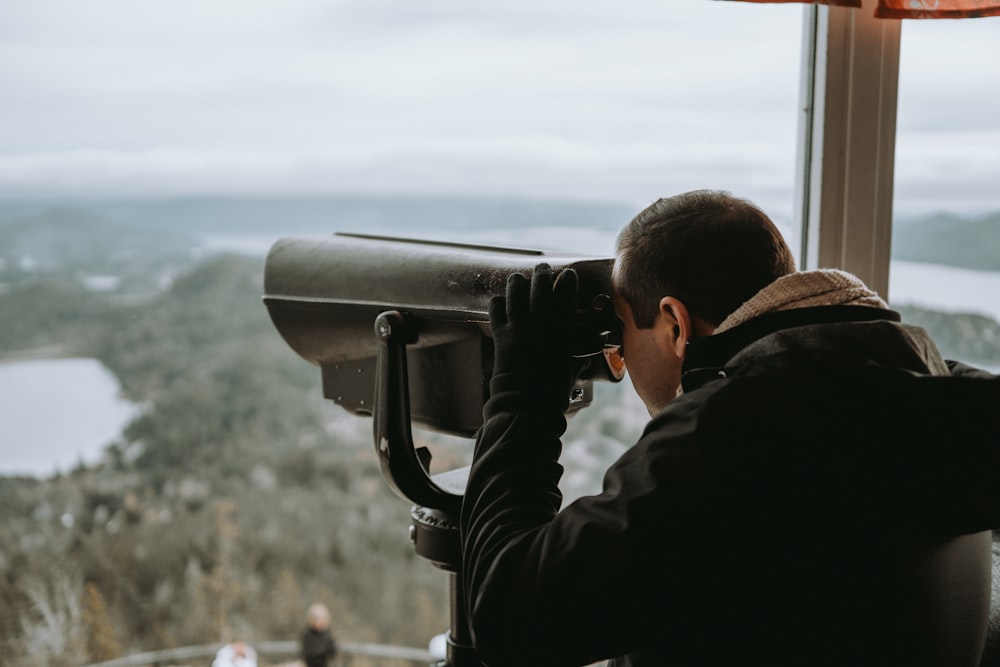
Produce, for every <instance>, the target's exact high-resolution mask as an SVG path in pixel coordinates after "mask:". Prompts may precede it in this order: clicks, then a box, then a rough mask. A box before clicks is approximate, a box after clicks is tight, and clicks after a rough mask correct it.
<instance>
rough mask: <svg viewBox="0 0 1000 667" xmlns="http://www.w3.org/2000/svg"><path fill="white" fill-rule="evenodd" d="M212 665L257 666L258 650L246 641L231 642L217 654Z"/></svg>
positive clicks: (222, 666) (221, 666)
mask: <svg viewBox="0 0 1000 667" xmlns="http://www.w3.org/2000/svg"><path fill="white" fill-rule="evenodd" d="M212 667H257V651H255V650H254V649H253V647H252V646H250V645H249V644H247V643H246V642H244V641H240V640H236V641H234V642H230V643H229V644H226V645H225V646H223V647H222V648H220V649H219V651H218V652H217V653H216V654H215V660H213V661H212Z"/></svg>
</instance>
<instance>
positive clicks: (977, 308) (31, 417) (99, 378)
mask: <svg viewBox="0 0 1000 667" xmlns="http://www.w3.org/2000/svg"><path fill="white" fill-rule="evenodd" d="M482 240H483V241H485V242H492V243H496V242H497V241H498V239H496V238H489V239H486V238H484V239H482ZM546 240H551V241H552V242H553V244H554V243H555V242H556V241H557V239H556V235H555V234H554V233H553V235H552V238H551V239H546ZM256 241H257V244H256V245H255V246H254V250H256V251H260V250H261V249H262V248H265V247H266V246H267V245H269V243H268V242H267V241H266V240H264V239H256ZM576 242H577V243H578V244H579V245H581V246H586V247H580V248H578V250H580V251H583V252H587V251H592V252H595V253H596V249H598V248H600V247H610V243H611V241H610V240H608V239H600V238H590V237H587V238H578V239H576ZM605 244H606V245H605ZM220 245H221V243H220ZM228 245H229V247H230V248H232V242H231V240H230V241H229V244H228ZM249 246H250V244H249V243H248V244H247V246H246V247H245V249H248V248H249ZM889 293H890V300H891V301H892V302H893V303H895V304H898V305H903V304H916V305H923V306H930V307H934V308H937V309H940V310H946V311H950V312H956V311H964V312H974V313H980V314H984V315H987V316H990V317H993V318H994V319H997V320H1000V273H995V272H984V271H970V270H965V269H954V268H950V267H944V266H938V265H933V264H918V263H914V262H899V261H897V262H893V265H892V276H891V279H890V286H889ZM289 354H292V353H291V352H289ZM317 391H319V387H317ZM0 405H2V406H3V409H2V410H0V475H11V474H28V475H33V476H40V477H44V476H47V475H50V474H52V473H53V472H55V471H56V470H59V471H61V472H66V471H68V470H70V469H71V468H73V467H74V466H75V465H76V464H77V463H78V462H80V461H83V462H86V463H93V462H96V461H98V460H100V458H101V452H102V450H103V448H104V447H105V446H106V445H108V444H110V443H111V442H113V441H114V440H115V439H116V438H117V436H118V434H119V433H120V432H121V429H122V428H123V427H124V426H125V425H126V424H127V423H128V422H129V420H130V419H131V418H132V417H133V416H134V415H135V414H136V412H137V410H138V409H139V407H138V406H136V405H135V404H133V403H129V402H128V401H125V400H122V398H121V397H120V396H119V384H118V381H117V379H116V378H115V377H114V376H113V375H112V374H111V373H110V372H109V371H108V370H107V369H106V368H105V367H104V366H102V365H101V364H100V363H99V362H98V361H96V360H94V359H42V360H32V361H15V362H5V363H0Z"/></svg>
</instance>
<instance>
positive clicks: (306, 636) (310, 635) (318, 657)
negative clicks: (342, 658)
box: [299, 602, 337, 667]
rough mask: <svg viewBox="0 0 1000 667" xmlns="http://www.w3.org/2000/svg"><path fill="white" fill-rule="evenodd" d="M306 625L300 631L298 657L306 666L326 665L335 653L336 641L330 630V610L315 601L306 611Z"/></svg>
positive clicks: (322, 666) (321, 666) (325, 666)
mask: <svg viewBox="0 0 1000 667" xmlns="http://www.w3.org/2000/svg"><path fill="white" fill-rule="evenodd" d="M306 623H307V625H308V627H307V628H306V631H305V632H304V633H302V646H301V651H300V654H299V655H300V657H301V658H302V662H304V663H305V665H306V667H327V665H329V664H330V661H331V660H333V659H334V658H335V657H336V655H337V643H336V642H335V641H334V640H333V635H332V634H331V632H330V610H329V609H327V608H326V606H325V605H322V604H320V603H318V602H317V603H315V604H313V605H311V606H310V607H309V609H308V611H306Z"/></svg>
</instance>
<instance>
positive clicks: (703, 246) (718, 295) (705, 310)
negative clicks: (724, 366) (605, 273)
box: [616, 190, 795, 329]
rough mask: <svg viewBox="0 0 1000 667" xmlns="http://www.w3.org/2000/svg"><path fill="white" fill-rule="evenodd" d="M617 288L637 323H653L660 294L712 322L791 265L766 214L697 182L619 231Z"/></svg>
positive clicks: (789, 255) (791, 270)
mask: <svg viewBox="0 0 1000 667" xmlns="http://www.w3.org/2000/svg"><path fill="white" fill-rule="evenodd" d="M617 255H618V262H617V263H618V267H617V278H616V282H617V288H618V290H619V291H620V292H621V294H622V296H623V297H624V298H625V300H626V301H627V302H628V304H629V306H630V307H631V308H632V313H633V317H634V319H635V325H636V326H637V327H639V328H641V329H644V328H648V327H651V326H653V322H654V321H655V319H656V315H657V311H658V309H659V302H660V299H661V298H662V297H665V296H673V297H676V298H677V299H679V300H680V301H681V302H683V303H684V305H685V306H687V308H688V311H689V312H690V313H691V314H692V315H697V316H699V317H702V318H704V319H705V320H707V321H708V322H710V323H712V324H713V325H718V324H719V323H721V322H722V321H723V320H724V319H726V317H727V316H728V315H729V314H730V313H732V312H733V311H735V310H736V309H737V308H739V307H740V306H741V305H742V304H743V302H745V301H746V300H748V299H749V298H750V297H752V296H753V295H754V294H756V293H757V292H758V291H760V290H761V289H762V288H763V287H765V286H766V285H768V284H770V283H772V282H774V281H775V280H777V279H778V278H780V277H781V276H784V275H787V274H789V273H794V272H795V260H794V258H793V257H792V252H791V250H790V249H789V248H788V245H787V244H786V243H785V240H784V239H783V238H782V236H781V232H780V231H778V228H777V227H776V226H775V224H774V223H773V222H772V221H771V219H770V218H769V217H767V214H766V213H764V212H763V211H762V210H761V209H760V208H759V207H757V206H756V205H755V204H753V203H752V202H750V201H747V200H745V199H740V198H737V197H734V196H732V195H731V194H729V193H728V192H724V191H719V190H695V191H693V192H686V193H684V194H680V195H676V196H674V197H669V198H666V199H660V200H658V201H656V202H654V203H653V204H651V205H650V206H648V207H646V208H645V209H644V210H643V211H642V212H641V213H639V215H637V216H636V217H635V218H634V219H633V220H632V222H630V223H629V224H628V225H627V226H626V227H625V228H624V229H623V230H622V231H621V233H620V234H619V235H618V245H617Z"/></svg>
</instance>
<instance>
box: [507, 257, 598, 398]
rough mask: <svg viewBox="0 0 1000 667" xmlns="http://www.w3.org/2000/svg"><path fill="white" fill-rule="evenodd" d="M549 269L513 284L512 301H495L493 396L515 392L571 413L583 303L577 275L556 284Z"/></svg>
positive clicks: (565, 274) (568, 273) (564, 275)
mask: <svg viewBox="0 0 1000 667" xmlns="http://www.w3.org/2000/svg"><path fill="white" fill-rule="evenodd" d="M554 283H555V284H554V285H553V276H552V268H551V267H550V266H549V265H548V264H539V265H538V266H536V267H535V270H534V273H533V274H532V277H531V280H530V282H529V280H528V279H527V278H525V277H524V276H523V275H521V274H519V273H515V274H512V275H511V276H510V277H508V279H507V295H506V297H502V296H497V297H494V298H493V299H492V300H491V301H490V306H489V315H490V326H491V327H492V329H493V344H494V350H495V352H494V366H493V378H494V382H493V383H491V391H492V392H493V393H497V391H499V390H502V391H513V392H517V393H519V394H520V395H521V396H522V397H524V398H527V399H528V400H529V401H531V402H533V403H535V402H537V407H544V408H547V409H548V408H552V409H557V410H559V411H560V412H563V411H565V410H566V408H567V407H568V405H569V393H570V390H571V389H572V387H573V383H574V382H575V381H576V375H577V373H578V372H579V363H578V362H577V361H576V360H574V359H573V358H572V356H571V355H570V347H571V345H570V344H571V340H572V335H573V326H574V318H575V313H576V299H577V275H576V271H574V270H573V269H565V270H563V271H562V272H561V273H560V274H559V276H558V279H557V280H555V281H554Z"/></svg>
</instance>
